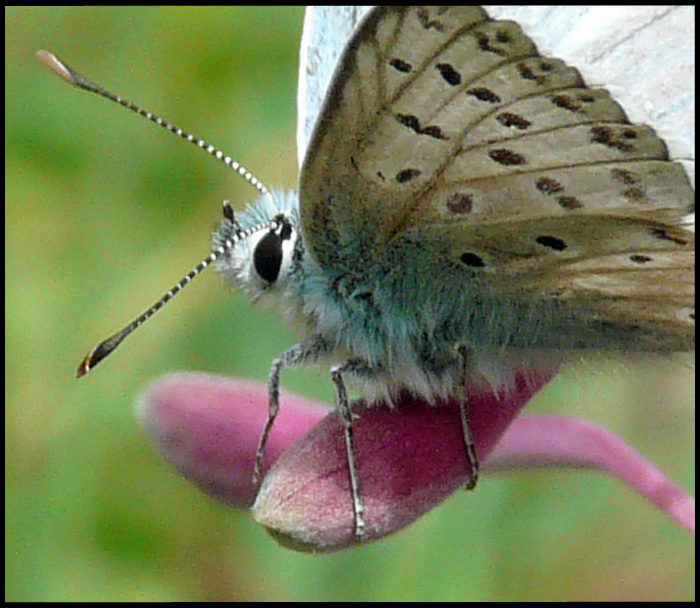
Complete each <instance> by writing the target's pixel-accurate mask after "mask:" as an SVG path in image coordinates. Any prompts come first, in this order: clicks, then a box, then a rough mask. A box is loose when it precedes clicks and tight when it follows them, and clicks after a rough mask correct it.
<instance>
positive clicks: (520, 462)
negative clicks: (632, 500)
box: [484, 415, 695, 534]
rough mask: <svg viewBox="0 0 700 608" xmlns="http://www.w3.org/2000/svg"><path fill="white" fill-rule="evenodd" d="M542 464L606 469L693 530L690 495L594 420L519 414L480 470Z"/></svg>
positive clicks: (527, 466)
mask: <svg viewBox="0 0 700 608" xmlns="http://www.w3.org/2000/svg"><path fill="white" fill-rule="evenodd" d="M543 467H569V468H586V469H600V470H603V471H607V472H609V473H611V474H612V475H615V476H616V477H618V478H620V479H621V480H622V481H624V482H625V483H626V484H627V485H629V486H630V487H631V488H632V489H633V490H635V491H636V492H638V493H639V494H641V495H642V496H643V497H644V498H646V499H647V500H649V501H650V502H651V503H653V504H654V505H656V506H657V507H658V508H659V509H661V510H662V511H663V512H664V513H665V514H666V515H668V517H670V518H671V519H673V520H674V521H676V522H677V523H679V524H680V525H681V526H683V527H684V528H685V529H686V530H688V531H689V532H691V533H693V534H694V533H695V498H693V497H692V496H690V495H689V494H688V493H687V492H685V491H684V490H683V489H682V488H680V487H678V486H677V485H676V484H675V483H674V482H673V481H672V480H671V479H669V478H668V477H667V476H666V475H664V474H663V473H662V472H661V471H659V469H657V468H656V467H655V466H654V465H653V464H652V463H651V462H649V461H648V460H646V459H645V458H644V457H643V456H641V455H640V454H639V453H638V452H636V451H635V450H634V449H633V448H632V447H631V446H629V445H628V444H627V443H625V442H624V441H623V440H622V439H620V438H619V437H617V436H616V435H614V434H613V433H611V432H610V431H609V430H607V429H605V428H603V427H601V426H600V425H598V424H596V423H594V422H590V421H588V420H577V419H575V418H567V417H565V416H534V415H531V416H522V417H520V418H519V419H518V420H516V421H515V422H514V423H513V425H512V426H511V427H510V428H509V429H508V431H507V433H506V434H505V435H504V436H503V439H501V441H500V443H499V444H498V447H497V449H496V450H494V452H493V453H492V454H491V456H490V457H489V459H488V461H487V462H486V463H485V467H484V469H485V470H488V471H501V470H505V469H507V470H514V469H518V468H525V469H529V470H532V469H534V468H543Z"/></svg>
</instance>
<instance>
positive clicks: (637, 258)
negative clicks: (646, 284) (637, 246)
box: [630, 253, 651, 264]
mask: <svg viewBox="0 0 700 608" xmlns="http://www.w3.org/2000/svg"><path fill="white" fill-rule="evenodd" d="M630 260H631V261H632V262H634V263H635V264H646V263H647V262H651V258H650V257H649V256H648V255H640V254H638V253H635V254H634V255H631V256H630Z"/></svg>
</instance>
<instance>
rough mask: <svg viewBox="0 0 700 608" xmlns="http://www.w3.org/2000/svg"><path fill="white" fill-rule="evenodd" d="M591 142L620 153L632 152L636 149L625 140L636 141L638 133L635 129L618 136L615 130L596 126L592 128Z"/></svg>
mask: <svg viewBox="0 0 700 608" xmlns="http://www.w3.org/2000/svg"><path fill="white" fill-rule="evenodd" d="M590 133H591V142H593V143H596V144H603V145H604V146H607V147H608V148H614V149H616V150H619V151H620V152H631V151H632V150H633V149H634V148H633V146H632V145H631V144H629V143H628V142H627V141H625V140H629V139H635V138H636V137H637V133H636V132H635V131H634V130H633V129H625V130H624V131H623V132H622V133H621V134H617V133H616V132H615V129H613V128H611V127H609V126H605V125H595V126H593V127H591V130H590Z"/></svg>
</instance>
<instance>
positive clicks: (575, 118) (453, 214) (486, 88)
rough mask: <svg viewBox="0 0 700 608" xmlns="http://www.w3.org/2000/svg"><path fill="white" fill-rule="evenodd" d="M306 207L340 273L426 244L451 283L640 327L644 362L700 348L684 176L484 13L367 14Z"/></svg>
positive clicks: (618, 115)
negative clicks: (648, 354)
mask: <svg viewBox="0 0 700 608" xmlns="http://www.w3.org/2000/svg"><path fill="white" fill-rule="evenodd" d="M300 204H301V217H302V228H303V231H304V236H305V242H306V244H307V246H308V248H309V250H310V252H311V255H312V256H313V257H314V258H315V259H316V261H317V262H318V263H319V265H320V266H321V267H322V268H324V269H325V270H326V271H327V272H329V273H337V274H338V275H340V274H344V273H352V272H357V269H365V268H368V267H372V266H373V265H375V264H377V263H378V262H379V261H380V259H381V258H382V256H385V255H386V254H387V253H386V252H387V251H391V250H392V248H394V245H395V244H396V242H397V241H412V242H415V243H419V244H420V248H421V251H422V252H423V256H424V257H427V258H429V259H430V260H432V261H433V262H434V269H433V272H435V273H440V274H441V275H445V280H452V281H453V280H455V277H460V280H464V276H467V277H469V276H474V277H475V279H477V280H478V281H481V284H483V285H484V286H485V288H486V289H487V290H488V291H489V292H491V293H497V294H503V295H504V296H507V297H509V298H511V299H513V300H515V301H517V300H522V301H527V302H532V301H552V302H556V303H557V305H558V306H561V307H564V308H566V309H567V310H569V311H574V312H575V313H576V315H577V316H578V317H579V318H580V319H581V321H582V323H583V324H590V322H592V321H595V323H598V324H604V323H608V324H613V325H617V326H619V327H621V328H623V329H625V328H626V329H628V330H630V331H637V330H639V328H642V329H641V331H639V336H640V337H639V340H638V347H639V348H641V349H645V350H684V349H689V348H693V347H694V324H693V321H694V313H692V309H693V307H694V304H693V301H694V234H693V232H692V231H691V230H689V229H688V226H687V224H686V221H687V216H688V214H689V213H691V212H692V209H693V206H694V192H693V190H692V187H691V186H690V184H689V181H688V178H687V176H686V173H685V171H684V169H683V167H682V166H681V165H680V164H677V163H673V162H671V161H670V160H669V155H668V149H667V146H666V144H665V143H664V141H663V140H662V139H661V138H660V137H659V136H658V135H657V134H656V133H655V131H654V130H652V129H651V128H649V127H646V126H639V125H635V124H632V123H630V122H629V120H628V118H627V116H626V114H625V112H624V111H623V110H622V108H621V107H620V106H619V105H618V104H617V103H616V102H615V100H613V98H612V97H611V95H610V94H609V93H608V91H606V90H605V89H602V88H589V87H587V86H586V84H585V82H584V80H583V78H582V77H581V75H580V73H579V72H578V71H577V70H576V69H574V68H572V67H570V66H569V65H567V64H566V63H564V62H563V61H561V60H559V59H554V58H549V57H542V56H540V54H539V53H538V50H537V47H536V46H535V44H534V43H533V42H532V41H531V40H530V38H529V37H528V36H526V35H525V34H524V33H523V31H522V30H521V28H520V26H519V25H517V24H516V23H514V22H511V21H493V20H491V19H490V18H489V16H488V15H487V14H486V12H485V11H483V10H482V9H480V8H479V7H412V8H406V7H393V8H386V7H381V8H377V9H374V10H373V11H372V12H371V13H370V14H369V15H368V17H367V18H366V20H365V21H364V22H363V23H362V24H361V26H360V27H359V28H358V29H357V30H356V31H355V33H354V35H353V37H352V38H351V40H350V42H349V44H348V46H347V47H346V49H345V51H344V53H343V55H342V57H341V59H340V62H339V67H338V69H337V71H336V73H335V76H334V80H333V82H332V84H331V85H330V88H329V90H328V94H327V96H326V101H325V105H324V107H323V109H322V111H321V114H320V117H319V119H318V121H317V122H316V125H315V129H314V132H313V135H312V139H311V144H310V147H309V150H308V152H307V155H306V158H305V162H304V166H303V169H302V175H301V187H300ZM465 267H466V269H467V270H468V271H469V273H471V274H467V275H464V272H463V271H464V269H465ZM450 269H453V270H454V272H453V273H452V274H450ZM412 270H416V271H417V269H411V268H404V269H403V270H402V272H406V273H410V272H412ZM421 271H422V272H425V269H424V268H422V269H421ZM614 333H615V332H612V335H614ZM599 344H600V342H599V341H596V345H599ZM583 346H586V344H585V343H584V344H583ZM613 346H614V345H613Z"/></svg>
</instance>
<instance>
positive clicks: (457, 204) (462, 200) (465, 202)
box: [446, 192, 474, 213]
mask: <svg viewBox="0 0 700 608" xmlns="http://www.w3.org/2000/svg"><path fill="white" fill-rule="evenodd" d="M473 199H474V197H473V196H472V195H471V194H464V193H462V192H454V193H452V194H450V196H449V197H448V199H447V203H446V206H447V209H448V210H449V211H451V212H452V213H469V212H470V211H471V210H472V207H473Z"/></svg>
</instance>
